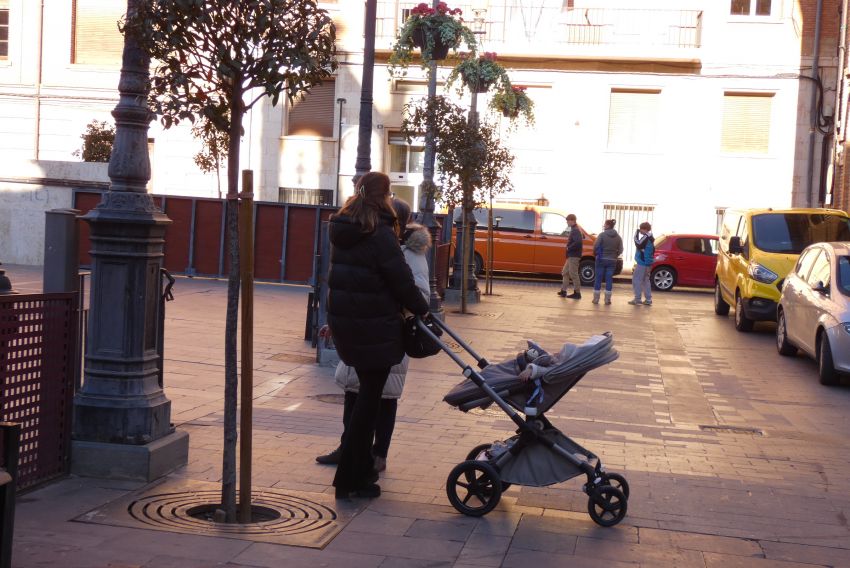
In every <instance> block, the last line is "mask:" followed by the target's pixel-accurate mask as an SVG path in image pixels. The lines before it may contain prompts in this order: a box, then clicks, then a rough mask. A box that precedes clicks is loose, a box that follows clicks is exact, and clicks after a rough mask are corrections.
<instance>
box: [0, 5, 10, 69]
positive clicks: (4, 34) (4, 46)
mask: <svg viewBox="0 0 850 568" xmlns="http://www.w3.org/2000/svg"><path fill="white" fill-rule="evenodd" d="M8 58H9V0H0V59H8Z"/></svg>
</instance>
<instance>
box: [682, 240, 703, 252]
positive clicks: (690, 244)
mask: <svg viewBox="0 0 850 568" xmlns="http://www.w3.org/2000/svg"><path fill="white" fill-rule="evenodd" d="M676 248H677V249H679V250H680V251H682V252H690V253H696V254H702V239H694V238H690V237H684V238H680V239H676Z"/></svg>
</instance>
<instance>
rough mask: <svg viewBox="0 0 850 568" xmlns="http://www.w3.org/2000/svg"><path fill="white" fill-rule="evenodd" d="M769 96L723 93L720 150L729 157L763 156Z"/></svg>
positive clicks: (767, 131) (766, 135)
mask: <svg viewBox="0 0 850 568" xmlns="http://www.w3.org/2000/svg"><path fill="white" fill-rule="evenodd" d="M772 103H773V94H770V93H768V94H765V93H725V94H724V96H723V125H722V129H723V130H722V134H721V140H720V150H721V151H722V152H725V153H729V154H767V152H768V149H769V142H770V114H771V108H772Z"/></svg>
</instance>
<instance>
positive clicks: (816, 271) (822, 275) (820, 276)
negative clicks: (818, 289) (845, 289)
mask: <svg viewBox="0 0 850 568" xmlns="http://www.w3.org/2000/svg"><path fill="white" fill-rule="evenodd" d="M806 281H807V282H808V283H809V286H811V287H812V288H814V287H815V286H817V285H818V283H819V282H820V283H823V285H824V286H829V255H827V254H826V253H825V252H821V253H820V254H819V255H818V258H817V260H815V264H814V265H813V266H812V271H811V272H810V273H809V277H808V279H807V280H806Z"/></svg>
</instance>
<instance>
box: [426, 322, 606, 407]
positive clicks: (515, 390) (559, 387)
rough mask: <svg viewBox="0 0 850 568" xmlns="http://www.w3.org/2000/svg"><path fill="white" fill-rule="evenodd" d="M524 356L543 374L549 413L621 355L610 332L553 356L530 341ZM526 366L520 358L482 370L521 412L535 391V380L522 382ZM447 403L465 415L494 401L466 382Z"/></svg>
mask: <svg viewBox="0 0 850 568" xmlns="http://www.w3.org/2000/svg"><path fill="white" fill-rule="evenodd" d="M528 343H529V349H528V350H527V351H526V352H525V357H526V358H527V357H528V354H529V353H531V354H533V355H535V358H534V359H533V360H531V361H530V363H531V364H534V365H536V366H537V367H538V368H539V369H540V370H541V371H542V374H541V375H539V376H538V377H536V378H538V379H539V380H540V382H541V386H542V388H543V402H542V403H541V404H540V405H539V406H538V411H539V412H546V411H547V410H548V409H549V408H550V407H551V406H552V405H553V404H554V403H555V402H557V400H558V399H560V398H561V397H562V396H563V395H564V394H565V393H566V392H567V391H569V390H570V389H571V388H572V387H573V386H574V385H575V384H576V383H577V382H578V381H579V380H581V378H582V377H583V376H584V374H585V373H587V372H588V371H590V370H592V369H595V368H597V367H601V366H602V365H607V364H608V363H610V362H612V361H614V360H616V359H617V358H618V357H619V354H618V353H617V351H616V350H615V349H614V337H613V335H612V334H611V332H607V331H606V332H605V333H602V334H599V335H594V336H592V337H591V338H589V339H588V340H587V341H585V342H584V343H582V344H581V345H577V344H574V343H565V344H564V346H563V347H561V350H560V351H559V352H558V353H557V354H556V355H550V354H548V353H546V352H545V351H543V350H541V349H540V348H539V347H538V346H537V345H536V344H534V343H533V342H531V341H529V342H528ZM523 363H524V359H523V357H522V354H520V356H518V357H516V358H513V359H509V360H506V361H503V362H501V363H494V364H491V365H488V366H487V367H485V368H484V369H482V370H481V373H480V374H481V377H482V378H483V379H484V382H486V383H487V384H488V385H489V386H490V387H491V388H493V390H495V391H496V393H497V394H498V395H499V396H500V397H502V398H504V399H505V401H506V402H507V403H508V404H510V405H511V406H513V407H514V408H516V409H518V410H522V409H523V408H524V405H525V402H526V400H528V397H529V395H530V394H531V392H532V391H533V390H534V388H535V383H534V382H533V381H528V382H522V381H521V380H520V379H519V373H520V372H521V371H522V369H521V368H520V367H521V366H522V365H523ZM443 400H445V401H446V402H447V403H448V404H450V405H452V406H456V407H458V408H460V409H461V410H463V411H464V412H466V411H468V410H471V409H473V408H487V407H488V406H490V405H491V404H492V403H493V400H492V399H491V398H490V397H489V396H487V393H485V392H484V391H483V390H481V389H480V388H479V387H478V385H476V384H475V383H474V382H472V381H471V380H464V381H463V382H461V383H459V384H458V385H457V386H455V387H454V388H453V389H452V390H451V391H450V392H449V393H448V394H446V396H445V397H444V398H443Z"/></svg>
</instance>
